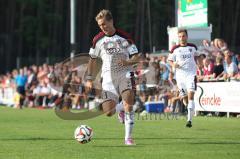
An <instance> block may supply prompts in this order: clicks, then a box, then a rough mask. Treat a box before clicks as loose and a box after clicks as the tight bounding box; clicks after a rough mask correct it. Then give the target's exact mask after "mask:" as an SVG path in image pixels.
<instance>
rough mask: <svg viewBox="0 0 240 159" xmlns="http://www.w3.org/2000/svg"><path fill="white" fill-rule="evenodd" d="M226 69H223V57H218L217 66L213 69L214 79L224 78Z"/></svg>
mask: <svg viewBox="0 0 240 159" xmlns="http://www.w3.org/2000/svg"><path fill="white" fill-rule="evenodd" d="M223 74H224V67H223V58H222V56H217V57H216V64H215V66H214V67H213V78H216V79H219V78H221V77H223Z"/></svg>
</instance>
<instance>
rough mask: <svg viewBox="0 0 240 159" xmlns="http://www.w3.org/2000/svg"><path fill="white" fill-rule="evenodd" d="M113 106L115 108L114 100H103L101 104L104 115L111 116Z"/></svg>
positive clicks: (113, 110)
mask: <svg viewBox="0 0 240 159" xmlns="http://www.w3.org/2000/svg"><path fill="white" fill-rule="evenodd" d="M115 106H116V102H115V101H114V100H111V99H109V100H105V101H104V102H103V103H102V110H103V112H104V113H106V114H107V115H109V116H110V115H113V114H114V113H115Z"/></svg>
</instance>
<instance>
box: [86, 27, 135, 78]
mask: <svg viewBox="0 0 240 159" xmlns="http://www.w3.org/2000/svg"><path fill="white" fill-rule="evenodd" d="M137 53H138V49H137V47H136V45H135V44H134V43H133V40H132V38H131V37H130V36H129V34H127V33H126V32H124V31H121V30H119V29H117V30H116V32H115V34H114V35H112V36H107V35H105V34H104V33H103V32H100V33H99V34H97V35H96V36H95V37H94V39H93V45H92V47H91V48H90V51H89V55H90V57H91V58H101V59H102V62H103V64H102V77H111V76H112V73H116V74H118V75H119V74H123V73H125V74H126V72H127V71H130V70H131V66H122V67H120V66H119V65H118V61H119V60H120V59H124V60H128V59H129V58H130V57H131V56H132V55H134V54H137Z"/></svg>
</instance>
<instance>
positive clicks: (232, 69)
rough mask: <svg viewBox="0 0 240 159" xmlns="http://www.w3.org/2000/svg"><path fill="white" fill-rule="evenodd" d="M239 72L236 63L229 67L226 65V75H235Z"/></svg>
mask: <svg viewBox="0 0 240 159" xmlns="http://www.w3.org/2000/svg"><path fill="white" fill-rule="evenodd" d="M237 72H238V67H237V65H236V64H235V63H234V62H231V63H230V64H229V65H228V64H227V63H225V65H224V73H227V74H235V73H237Z"/></svg>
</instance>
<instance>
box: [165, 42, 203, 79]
mask: <svg viewBox="0 0 240 159" xmlns="http://www.w3.org/2000/svg"><path fill="white" fill-rule="evenodd" d="M195 56H199V53H198V52H197V47H196V46H195V45H194V44H191V43H188V44H187V45H186V46H180V45H176V46H174V47H173V48H172V50H171V54H169V56H168V60H169V61H173V62H177V64H179V65H180V67H179V68H176V78H184V77H186V76H195V75H196V73H197V65H196V62H195V59H194V57H195Z"/></svg>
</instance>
